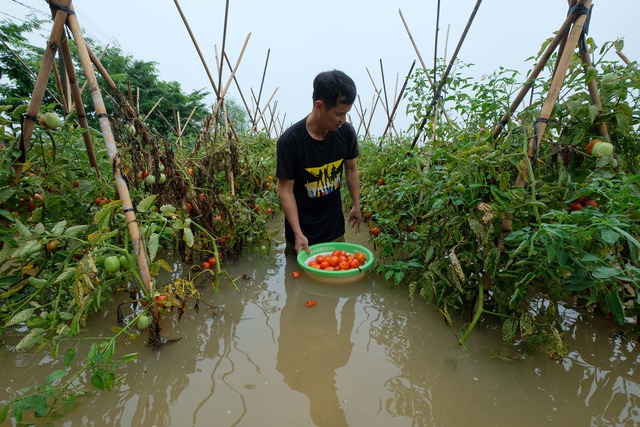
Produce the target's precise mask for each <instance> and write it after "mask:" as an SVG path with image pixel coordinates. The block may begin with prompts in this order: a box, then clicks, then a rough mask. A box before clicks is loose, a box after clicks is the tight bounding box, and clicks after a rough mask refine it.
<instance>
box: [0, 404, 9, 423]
mask: <svg viewBox="0 0 640 427" xmlns="http://www.w3.org/2000/svg"><path fill="white" fill-rule="evenodd" d="M9 409H11V406H9V405H8V404H7V405H4V406H3V407H2V408H0V423H3V422H5V421H6V420H7V416H8V415H9Z"/></svg>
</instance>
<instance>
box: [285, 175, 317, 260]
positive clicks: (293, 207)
mask: <svg viewBox="0 0 640 427" xmlns="http://www.w3.org/2000/svg"><path fill="white" fill-rule="evenodd" d="M294 182H295V180H293V179H282V178H278V196H280V203H281V204H282V210H283V212H284V216H285V218H287V222H288V223H289V225H291V228H292V229H293V235H294V236H295V242H293V243H294V247H295V249H296V253H298V252H300V251H301V250H305V251H307V253H311V250H310V249H309V240H307V237H306V236H305V235H304V234H302V229H301V228H300V219H299V218H298V205H297V204H296V198H295V196H294V195H293V183H294Z"/></svg>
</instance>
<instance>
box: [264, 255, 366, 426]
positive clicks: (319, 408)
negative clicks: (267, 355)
mask: <svg viewBox="0 0 640 427" xmlns="http://www.w3.org/2000/svg"><path fill="white" fill-rule="evenodd" d="M287 262H288V263H291V264H293V263H295V259H294V258H293V257H287ZM290 269H292V268H290ZM284 288H285V293H286V301H285V305H284V307H283V308H282V311H281V313H280V336H279V337H278V356H277V364H276V369H277V370H278V372H280V373H281V374H282V376H283V377H284V381H285V383H286V384H287V385H288V386H289V387H290V388H291V389H292V390H295V391H298V392H300V393H304V394H305V395H306V396H307V398H308V399H309V408H310V413H311V418H312V419H313V422H314V423H315V424H316V425H318V426H331V427H341V426H347V425H348V423H347V420H346V417H345V413H344V409H343V407H342V405H341V404H340V399H339V397H338V390H337V387H336V370H337V369H338V368H341V367H343V366H345V365H346V364H347V362H348V361H349V358H350V357H351V351H352V349H353V342H352V341H351V333H352V331H353V325H354V321H355V305H356V298H355V297H351V298H346V299H341V298H339V297H337V296H332V295H313V294H310V293H309V292H307V291H305V290H304V289H303V288H302V286H301V285H300V283H299V281H296V280H286V281H285V286H284ZM310 298H313V301H315V302H316V305H315V306H311V307H309V306H308V305H307V304H306V302H307V301H309V299H310Z"/></svg>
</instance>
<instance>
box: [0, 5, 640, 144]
mask: <svg viewBox="0 0 640 427" xmlns="http://www.w3.org/2000/svg"><path fill="white" fill-rule="evenodd" d="M476 1H477V0H455V1H442V2H441V10H440V32H439V36H438V37H439V46H438V55H439V56H441V57H442V56H444V54H445V43H446V41H447V32H448V33H449V35H448V47H447V51H446V53H447V58H450V57H451V55H452V53H453V51H454V50H455V47H456V45H457V43H458V41H459V39H460V37H461V35H462V32H463V30H464V27H465V25H466V23H467V21H468V19H469V17H470V15H471V12H472V11H473V8H474V7H475V5H476ZM229 3H230V6H229V12H228V24H227V38H226V52H227V54H228V56H229V58H230V60H231V62H232V64H234V65H235V61H236V60H237V58H238V56H239V55H240V52H241V49H242V46H243V44H244V42H245V39H246V37H247V35H248V34H249V33H251V37H250V40H249V42H248V45H247V48H246V50H245V52H244V56H243V59H242V62H241V64H240V67H239V69H238V73H237V79H238V82H239V84H240V88H241V90H242V93H243V94H244V96H245V98H246V99H247V100H250V98H251V90H252V89H253V91H254V93H255V94H256V96H257V95H258V91H259V89H260V82H261V79H262V75H263V71H264V66H265V60H266V58H267V52H268V51H269V50H270V55H269V64H268V68H267V71H266V78H265V83H264V88H263V92H262V97H261V107H262V106H264V104H265V102H266V101H267V100H268V99H269V98H270V97H271V95H272V94H273V92H274V91H275V90H276V89H277V93H276V95H275V96H274V98H273V101H272V106H273V105H274V102H277V112H278V113H279V120H281V121H282V120H284V123H285V126H287V125H289V124H291V123H292V122H294V121H296V120H298V119H300V118H302V117H303V116H304V115H306V114H307V113H308V112H309V111H310V109H311V105H312V102H311V90H312V86H311V85H312V80H313V78H314V77H315V75H316V74H317V73H318V72H320V71H324V70H328V69H334V68H337V69H341V70H343V71H345V72H346V73H348V74H349V75H351V76H352V77H353V79H354V80H355V82H356V84H357V86H358V90H359V95H360V99H361V100H362V103H363V106H364V108H365V109H367V110H369V111H370V110H371V106H372V103H373V99H374V95H375V92H374V84H373V83H372V82H371V79H370V77H369V74H368V72H369V73H370V74H371V76H372V78H373V81H374V83H375V87H376V88H377V89H382V86H383V85H382V82H383V79H382V73H381V68H380V61H382V65H383V67H384V76H385V82H386V88H387V96H388V99H389V103H390V104H393V102H394V99H395V97H396V91H399V90H400V88H401V87H402V84H403V82H404V76H405V75H406V73H407V72H408V71H409V69H410V67H411V64H412V62H413V61H414V60H415V59H417V55H416V52H415V50H414V48H413V45H412V43H411V40H410V39H409V36H408V34H407V31H406V30H405V27H404V25H403V23H402V20H401V18H400V14H399V10H401V11H402V14H403V16H404V18H405V20H406V22H407V25H408V27H409V30H410V31H411V34H412V36H413V39H414V41H415V43H416V44H417V46H418V49H419V51H420V54H421V56H422V58H423V60H424V61H425V63H426V65H427V66H428V67H431V66H432V64H433V56H434V40H435V38H434V37H435V27H436V12H437V4H438V2H437V0H426V1H416V0H397V1H388V0H351V1H349V0H341V1H338V0H325V1H322V2H316V1H314V2H310V1H304V0H297V1H296V0H288V1H285V0H270V1H267V0H230V1H229ZM179 4H180V7H181V8H182V10H183V12H184V14H185V16H186V19H187V20H188V22H189V25H190V26H191V30H192V31H193V33H194V36H195V37H196V39H197V41H198V43H199V46H200V49H201V50H202V52H203V54H204V55H205V57H206V60H207V62H208V66H209V69H210V70H211V72H212V73H213V75H214V79H215V82H216V85H217V84H218V76H217V73H216V66H215V49H214V46H217V49H218V52H220V50H221V47H222V41H223V24H224V14H225V4H226V1H223V0H182V1H180V2H179ZM593 4H594V11H593V16H592V19H591V26H590V31H589V36H591V37H593V38H594V39H595V41H596V43H597V44H598V45H602V44H603V43H604V42H606V41H613V40H616V39H618V38H623V39H624V40H625V50H624V53H625V54H626V55H627V56H628V57H629V58H630V59H631V60H640V29H639V28H638V23H637V19H638V16H640V1H638V0H607V1H604V0H600V1H598V0H595V1H594V2H593ZM73 6H74V8H75V9H76V11H77V15H78V20H79V22H80V25H81V27H82V28H83V30H84V31H85V32H86V33H87V34H88V35H90V36H91V37H93V38H95V39H97V40H98V41H99V42H101V43H102V44H105V45H106V44H107V43H110V44H115V43H118V44H119V45H120V47H121V48H122V50H123V51H124V52H125V53H128V54H131V55H133V56H134V57H135V58H137V59H142V60H146V61H155V62H157V63H158V69H159V71H160V78H162V79H163V80H167V81H178V82H180V84H181V85H182V87H183V88H184V89H185V90H187V91H190V90H195V89H200V88H205V89H207V90H209V91H210V92H211V93H213V90H212V89H211V85H210V84H209V80H208V78H207V76H206V73H205V71H204V68H203V66H202V64H201V62H200V59H199V58H198V56H197V53H196V50H195V48H194V46H193V44H192V42H191V40H190V38H189V35H188V33H187V30H186V28H185V26H184V24H183V22H182V20H181V18H180V15H179V13H178V9H177V7H176V4H175V2H174V1H173V0H133V1H131V0H130V1H120V0H113V1H110V2H98V1H95V0H76V1H74V2H73ZM34 10H36V11H42V13H40V14H38V16H41V17H45V16H48V6H47V4H46V2H45V1H44V0H31V1H29V0H19V1H18V0H0V18H8V19H12V20H22V19H24V17H25V16H27V15H28V14H29V13H32V12H33V11H34ZM566 14H567V0H538V1H534V2H523V1H508V0H484V1H483V2H482V3H481V5H480V8H479V12H478V14H477V16H476V18H475V21H474V23H473V25H472V27H471V29H470V32H469V34H468V36H467V39H466V41H465V44H464V45H463V47H462V49H461V51H460V54H459V58H460V59H461V60H463V61H464V62H466V63H472V64H475V65H474V67H473V69H472V70H471V71H469V74H470V75H471V73H473V75H474V76H475V77H479V76H481V75H483V74H488V73H491V72H492V71H494V70H496V69H497V68H498V67H500V66H502V67H505V68H510V69H518V70H521V71H522V72H523V73H524V72H526V71H528V70H530V69H531V68H532V67H533V66H534V64H533V63H532V62H525V60H526V59H527V58H529V57H531V56H534V55H535V54H536V53H537V52H538V50H539V49H540V46H541V44H542V42H543V41H544V40H546V39H547V38H549V37H552V36H553V33H554V32H555V31H556V30H557V29H558V28H559V27H560V25H561V24H562V22H563V21H564V19H565V16H566ZM42 43H43V45H44V41H43V42H42ZM610 59H611V60H617V59H618V58H617V56H615V55H614V56H613V57H611V58H610ZM417 66H419V63H418V64H417ZM367 70H368V72H367ZM228 76H229V72H228V68H225V70H224V74H223V79H222V81H223V84H222V86H224V85H225V84H226V80H227V78H228ZM228 96H230V97H232V98H234V99H235V100H237V101H238V102H241V100H240V96H239V94H238V91H237V89H236V88H235V85H234V84H232V86H231V87H230V90H229V95H228ZM211 102H213V95H212V97H211ZM352 113H353V114H352V117H351V118H352V121H354V122H356V121H358V118H357V116H356V115H355V112H354V111H352ZM403 115H404V105H403V106H402V107H401V108H400V109H399V111H398V116H399V117H398V118H397V120H396V125H397V126H398V127H399V128H400V129H403V128H406V125H408V123H410V121H408V120H407V119H403V117H402V116H403ZM385 125H386V119H385V116H384V113H383V110H382V108H381V106H380V105H379V106H378V107H377V115H376V120H375V121H374V125H373V128H372V129H371V130H372V132H373V133H374V134H381V133H382V132H383V131H384V128H385Z"/></svg>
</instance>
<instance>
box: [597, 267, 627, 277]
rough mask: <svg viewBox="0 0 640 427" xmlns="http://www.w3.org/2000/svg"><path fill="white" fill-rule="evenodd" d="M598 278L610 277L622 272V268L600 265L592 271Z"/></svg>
mask: <svg viewBox="0 0 640 427" xmlns="http://www.w3.org/2000/svg"><path fill="white" fill-rule="evenodd" d="M591 274H592V275H593V277H595V278H596V279H609V278H611V277H616V276H618V275H620V274H621V272H620V270H618V269H617V268H614V267H605V266H600V267H598V268H596V269H595V270H593V272H592V273H591Z"/></svg>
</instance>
